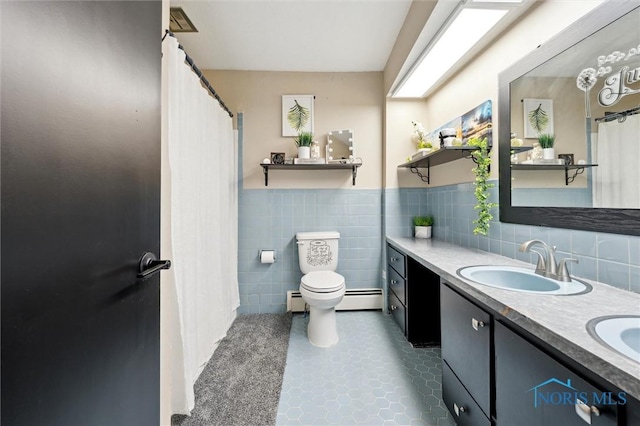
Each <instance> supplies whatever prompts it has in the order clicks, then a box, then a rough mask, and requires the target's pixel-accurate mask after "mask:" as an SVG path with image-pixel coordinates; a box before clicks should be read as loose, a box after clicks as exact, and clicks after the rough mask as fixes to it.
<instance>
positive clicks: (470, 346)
mask: <svg viewBox="0 0 640 426" xmlns="http://www.w3.org/2000/svg"><path fill="white" fill-rule="evenodd" d="M440 310H441V312H442V324H441V330H442V336H441V338H442V359H443V360H444V361H445V362H446V363H447V364H448V365H449V367H451V369H452V370H453V372H454V373H455V374H456V376H458V378H459V379H460V381H461V382H462V384H463V385H464V386H465V387H466V388H467V390H468V391H469V393H470V394H471V396H472V397H473V399H475V401H476V402H477V403H478V405H479V406H480V408H481V409H482V410H483V411H484V413H485V415H486V416H487V417H490V415H491V411H490V400H491V346H490V345H491V330H490V327H491V316H490V315H489V314H488V313H486V312H485V311H483V310H482V309H480V308H479V307H477V306H476V305H474V304H473V303H471V302H469V301H468V300H467V299H465V298H464V297H462V296H460V295H459V294H458V293H456V292H454V291H453V290H451V289H450V288H449V287H447V286H446V285H442V286H441V288H440Z"/></svg>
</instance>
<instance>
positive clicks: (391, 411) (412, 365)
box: [276, 311, 455, 425]
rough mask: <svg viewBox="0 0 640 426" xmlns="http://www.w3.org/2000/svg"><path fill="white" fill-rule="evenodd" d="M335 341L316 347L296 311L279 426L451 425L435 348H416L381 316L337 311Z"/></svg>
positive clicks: (281, 395)
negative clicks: (443, 400)
mask: <svg viewBox="0 0 640 426" xmlns="http://www.w3.org/2000/svg"><path fill="white" fill-rule="evenodd" d="M336 315H337V323H338V334H339V335H340V341H339V342H338V344H336V345H335V346H333V347H331V348H328V349H322V348H317V347H315V346H313V345H311V343H309V340H308V339H307V335H306V326H307V321H308V318H307V317H305V316H304V315H303V314H295V315H294V316H293V322H292V324H291V335H290V337H289V351H288V353H287V365H286V368H285V373H284V379H283V383H282V391H281V394H280V403H279V406H278V415H277V419H276V424H278V425H330V424H332V425H354V424H365V425H455V423H454V421H453V420H452V419H451V418H450V416H449V412H448V411H447V409H446V408H445V407H444V403H443V402H442V385H441V382H442V367H441V363H442V361H441V358H440V349H439V348H413V347H412V346H411V345H410V344H409V343H408V342H407V341H406V339H405V338H404V336H403V335H402V333H401V332H400V329H399V328H398V326H397V325H396V324H395V323H394V322H393V320H392V319H391V317H389V316H387V315H385V314H384V313H382V312H379V311H343V312H337V313H336Z"/></svg>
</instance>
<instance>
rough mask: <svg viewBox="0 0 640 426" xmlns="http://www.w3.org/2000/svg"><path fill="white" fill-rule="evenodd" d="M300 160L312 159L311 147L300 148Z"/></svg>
mask: <svg viewBox="0 0 640 426" xmlns="http://www.w3.org/2000/svg"><path fill="white" fill-rule="evenodd" d="M298 158H311V147H309V146H299V147H298Z"/></svg>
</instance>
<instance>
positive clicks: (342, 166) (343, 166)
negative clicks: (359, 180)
mask: <svg viewBox="0 0 640 426" xmlns="http://www.w3.org/2000/svg"><path fill="white" fill-rule="evenodd" d="M260 165H261V166H262V171H263V173H264V186H269V170H351V175H352V179H351V184H352V185H355V184H356V176H357V174H358V167H360V166H362V163H330V164H260Z"/></svg>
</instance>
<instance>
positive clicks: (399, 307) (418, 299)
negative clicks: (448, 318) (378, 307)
mask: <svg viewBox="0 0 640 426" xmlns="http://www.w3.org/2000/svg"><path fill="white" fill-rule="evenodd" d="M387 288H388V290H389V292H388V299H389V304H388V309H389V313H390V314H391V316H392V317H393V318H394V320H395V321H396V323H397V324H398V326H399V327H400V329H401V330H402V332H403V333H404V335H405V336H406V338H407V340H408V341H409V342H410V343H411V344H412V345H413V346H415V347H427V346H439V345H440V276H439V275H438V274H436V273H434V272H433V271H431V270H429V269H428V268H426V267H425V266H423V265H421V264H420V263H419V262H418V261H416V260H415V259H413V258H412V257H411V256H407V255H405V254H404V253H402V252H400V251H399V250H397V249H396V248H395V247H393V246H391V245H387Z"/></svg>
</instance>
